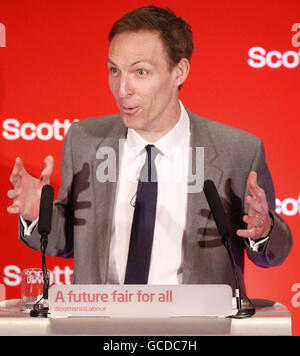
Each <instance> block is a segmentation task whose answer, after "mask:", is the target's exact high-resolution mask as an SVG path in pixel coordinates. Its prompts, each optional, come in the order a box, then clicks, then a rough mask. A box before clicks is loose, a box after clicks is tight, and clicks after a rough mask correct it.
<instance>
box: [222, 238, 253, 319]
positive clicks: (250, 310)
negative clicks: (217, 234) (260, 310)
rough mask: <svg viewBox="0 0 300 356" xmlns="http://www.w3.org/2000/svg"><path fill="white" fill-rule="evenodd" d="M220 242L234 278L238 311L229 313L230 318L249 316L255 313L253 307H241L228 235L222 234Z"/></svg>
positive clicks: (238, 285)
mask: <svg viewBox="0 0 300 356" xmlns="http://www.w3.org/2000/svg"><path fill="white" fill-rule="evenodd" d="M222 243H223V244H224V246H225V248H226V250H227V252H228V255H229V259H230V262H231V266H232V271H233V275H234V279H235V298H236V307H237V310H238V311H237V314H236V315H231V316H230V318H233V319H243V318H249V317H251V316H253V315H254V314H255V308H254V307H253V308H243V307H242V296H241V287H240V282H239V277H238V274H237V269H236V262H235V258H234V255H233V252H232V246H231V240H230V236H228V235H224V236H222ZM246 298H247V299H248V297H247V296H246ZM248 300H249V299H248Z"/></svg>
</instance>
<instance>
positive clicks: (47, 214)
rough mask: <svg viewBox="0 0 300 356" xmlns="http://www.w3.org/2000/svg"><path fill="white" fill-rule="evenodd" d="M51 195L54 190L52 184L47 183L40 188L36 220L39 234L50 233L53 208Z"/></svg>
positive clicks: (52, 195)
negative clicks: (38, 211)
mask: <svg viewBox="0 0 300 356" xmlns="http://www.w3.org/2000/svg"><path fill="white" fill-rule="evenodd" d="M53 197H54V190H53V188H52V186H51V185H49V184H46V185H44V186H43V189H42V195H41V203H40V213H39V221H38V232H39V234H40V235H43V234H46V235H48V234H50V231H51V222H52V210H53Z"/></svg>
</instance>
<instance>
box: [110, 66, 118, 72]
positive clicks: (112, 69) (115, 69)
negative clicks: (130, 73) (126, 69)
mask: <svg viewBox="0 0 300 356" xmlns="http://www.w3.org/2000/svg"><path fill="white" fill-rule="evenodd" d="M110 72H111V73H112V74H116V73H118V68H116V67H111V68H110Z"/></svg>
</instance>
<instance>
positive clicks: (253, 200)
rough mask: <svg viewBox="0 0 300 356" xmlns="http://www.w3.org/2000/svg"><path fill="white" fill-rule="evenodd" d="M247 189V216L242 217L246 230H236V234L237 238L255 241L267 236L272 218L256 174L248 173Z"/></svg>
mask: <svg viewBox="0 0 300 356" xmlns="http://www.w3.org/2000/svg"><path fill="white" fill-rule="evenodd" d="M247 188H248V190H249V192H250V193H251V196H247V197H246V204H248V206H249V210H248V215H244V217H243V220H244V222H245V223H247V229H245V230H242V229H240V230H237V232H236V233H237V235H238V236H241V237H246V238H250V239H252V240H257V239H260V238H263V237H267V236H268V235H269V232H270V230H271V226H272V218H271V217H270V215H269V204H268V202H267V198H266V194H265V191H264V190H263V189H262V188H261V187H260V186H259V185H258V184H257V173H256V172H250V174H249V176H248V180H247Z"/></svg>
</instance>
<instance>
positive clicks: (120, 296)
mask: <svg viewBox="0 0 300 356" xmlns="http://www.w3.org/2000/svg"><path fill="white" fill-rule="evenodd" d="M49 312H50V317H53V318H59V317H75V316H86V317H88V316H93V317H94V316H98V317H101V316H102V317H134V318H136V317H147V318H149V317H181V316H217V317H226V316H229V315H231V314H232V289H231V287H230V286H228V285H223V284H222V285H221V284H220V285H219V284H215V285H191V284H188V285H95V284H93V285H86V284H84V285H53V286H52V287H51V288H50V290H49Z"/></svg>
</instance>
